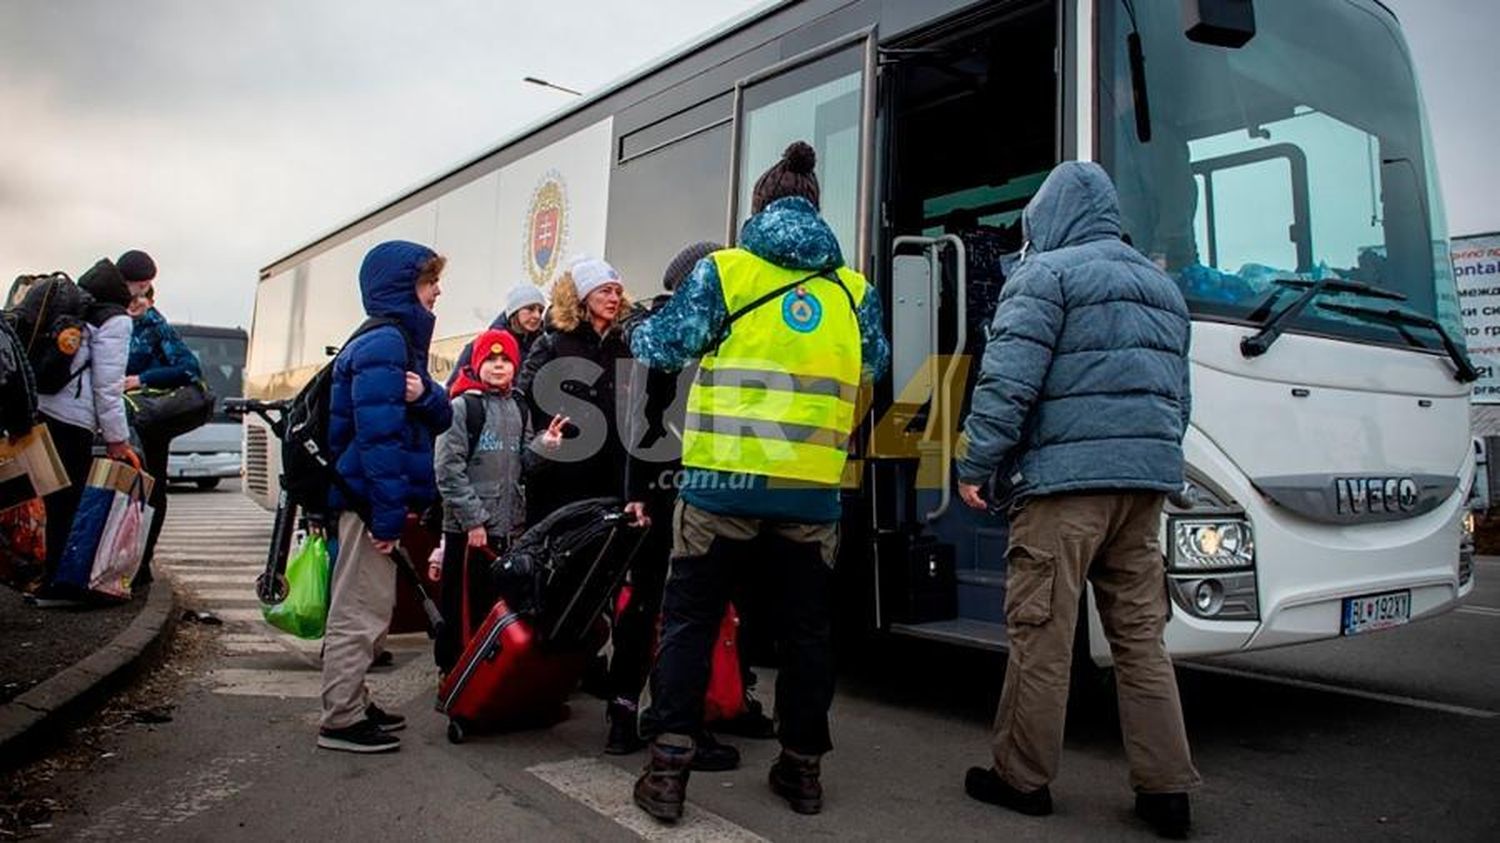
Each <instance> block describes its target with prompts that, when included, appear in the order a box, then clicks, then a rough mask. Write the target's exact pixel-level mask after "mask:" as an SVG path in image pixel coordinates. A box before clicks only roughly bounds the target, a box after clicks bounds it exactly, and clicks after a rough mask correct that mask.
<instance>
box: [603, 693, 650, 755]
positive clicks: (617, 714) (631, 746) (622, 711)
mask: <svg viewBox="0 0 1500 843" xmlns="http://www.w3.org/2000/svg"><path fill="white" fill-rule="evenodd" d="M604 716H605V718H606V719H607V720H609V737H608V738H606V739H605V741H604V754H605V755H629V754H630V753H632V752H635V751H636V750H639V749H640V748H641V747H643V746H645V745H646V742H645V741H644V740H643V739H642V738H641V732H640V725H639V723H638V722H637V718H636V709H635V706H633V705H630V704H628V703H625V702H621V701H619V700H616V701H614V702H612V703H610V704H609V706H608V707H607V708H606V709H605V715H604Z"/></svg>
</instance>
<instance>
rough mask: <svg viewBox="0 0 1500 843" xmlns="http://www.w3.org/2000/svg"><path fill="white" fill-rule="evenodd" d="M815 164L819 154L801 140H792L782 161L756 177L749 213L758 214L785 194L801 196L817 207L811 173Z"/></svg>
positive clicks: (816, 179) (783, 154)
mask: <svg viewBox="0 0 1500 843" xmlns="http://www.w3.org/2000/svg"><path fill="white" fill-rule="evenodd" d="M817 166H818V153H817V152H816V151H814V150H813V148H812V147H810V146H808V145H807V144H806V143H803V142H802V141H792V145H791V146H788V147H787V148H786V151H785V152H783V153H781V160H780V161H777V162H776V163H775V164H772V165H771V169H769V170H766V171H765V172H764V173H761V176H760V178H758V179H756V180H755V191H754V192H753V193H751V195H750V213H752V214H758V213H760V212H761V211H762V210H764V209H765V207H766V206H767V205H769V204H771V203H772V202H775V201H776V200H777V199H784V198H786V197H788V196H801V197H802V198H803V199H806V200H807V201H809V202H811V203H812V205H813V207H814V208H816V207H818V177H817V175H815V174H814V173H813V170H814V169H815V168H816V167H817Z"/></svg>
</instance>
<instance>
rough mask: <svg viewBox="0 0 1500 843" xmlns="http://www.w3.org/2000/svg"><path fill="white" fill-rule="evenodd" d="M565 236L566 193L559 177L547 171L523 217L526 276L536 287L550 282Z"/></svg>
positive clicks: (552, 171)
mask: <svg viewBox="0 0 1500 843" xmlns="http://www.w3.org/2000/svg"><path fill="white" fill-rule="evenodd" d="M567 236H568V193H567V186H566V185H565V184H564V183H563V178H562V174H561V173H559V172H557V171H556V170H549V171H547V173H546V174H545V175H543V176H542V179H541V181H540V182H538V183H537V186H536V190H535V191H533V192H532V194H531V208H530V210H529V211H527V214H526V244H525V249H524V250H523V254H525V256H526V258H525V263H526V273H527V274H528V275H530V276H531V280H532V281H533V282H534V283H535V284H536V285H537V286H539V287H545V286H546V285H547V284H548V283H550V282H551V281H552V272H553V270H555V269H557V262H558V258H559V256H560V255H562V252H563V246H564V245H565V241H566V240H567Z"/></svg>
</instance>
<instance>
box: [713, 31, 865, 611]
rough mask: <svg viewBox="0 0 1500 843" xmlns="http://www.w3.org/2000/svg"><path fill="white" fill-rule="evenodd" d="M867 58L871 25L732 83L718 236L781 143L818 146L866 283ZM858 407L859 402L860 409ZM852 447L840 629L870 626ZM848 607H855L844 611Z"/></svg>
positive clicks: (857, 466) (857, 441)
mask: <svg viewBox="0 0 1500 843" xmlns="http://www.w3.org/2000/svg"><path fill="white" fill-rule="evenodd" d="M875 57H876V54H875V30H874V29H873V28H869V29H864V30H861V31H857V32H853V33H850V34H848V35H846V36H844V37H842V38H838V39H835V40H833V41H831V42H828V43H826V44H823V45H821V46H819V47H816V48H814V49H812V50H809V51H807V52H804V53H801V54H799V55H796V56H792V57H790V58H788V59H787V60H786V61H783V62H781V63H780V64H777V65H775V66H773V67H770V68H768V69H766V70H765V71H762V72H761V73H758V74H756V75H754V76H752V77H749V78H747V79H744V80H741V81H740V82H739V83H738V84H737V85H736V86H735V91H734V95H735V109H734V122H735V125H734V132H733V142H732V143H733V154H732V162H733V163H732V169H731V173H732V174H733V176H732V178H731V180H730V185H731V186H730V195H729V215H728V223H729V224H728V231H727V232H726V238H725V242H727V243H730V244H734V243H735V242H736V239H737V237H738V236H739V231H740V227H741V226H742V225H744V222H745V220H746V219H748V218H749V216H750V208H751V192H752V190H753V189H754V186H755V181H756V179H757V178H758V177H759V176H760V174H761V173H763V172H765V170H766V169H767V168H768V167H770V166H771V165H773V164H775V163H776V162H777V161H778V160H780V159H781V155H782V152H783V151H784V150H785V149H786V148H787V146H788V145H789V144H791V143H792V142H793V141H799V140H800V141H804V142H806V143H808V144H810V145H811V146H812V147H813V148H814V149H815V150H816V151H817V157H818V161H817V170H816V173H817V177H818V184H819V188H820V197H819V199H820V201H819V205H820V211H821V214H822V216H823V219H824V220H826V221H827V222H828V224H829V226H830V227H831V228H832V229H833V232H834V234H835V235H836V236H837V238H838V241H839V247H840V250H841V251H842V252H843V256H844V262H845V263H846V264H847V265H849V266H850V267H852V268H854V269H857V270H859V271H860V272H862V273H864V274H865V275H866V276H867V277H870V280H871V282H872V283H876V284H878V283H879V281H878V278H877V277H875V274H878V267H873V266H872V265H871V264H872V261H871V260H870V259H869V255H870V249H871V246H870V243H871V238H870V230H871V219H872V214H871V210H870V209H871V205H872V203H873V194H872V191H871V188H870V185H871V182H872V179H873V175H872V172H873V169H872V168H873V166H874V163H875V161H874V159H875V156H874V154H873V147H872V143H871V138H872V137H873V131H872V124H873V121H874V114H875V106H874V75H875V71H874V68H875ZM872 270H873V271H874V273H872ZM866 403H867V402H864V401H861V405H860V410H859V412H860V413H862V414H863V413H865V412H866V410H865V406H866ZM861 444H862V443H861V437H859V436H858V435H856V436H855V437H854V446H853V450H854V453H852V454H851V458H850V460H849V462H848V465H847V467H846V469H845V475H844V478H845V482H844V487H845V493H844V523H843V526H844V532H843V536H842V539H843V541H842V552H841V559H840V562H839V564H838V566H837V572H838V574H839V579H840V582H839V585H838V589H837V590H838V592H839V593H840V594H841V595H857V596H853V597H850V598H849V599H847V600H844V601H842V602H841V604H840V606H839V612H840V620H839V622H838V625H839V627H840V628H841V629H849V628H854V629H857V628H861V627H863V626H866V625H868V624H869V623H870V619H869V618H868V616H867V613H865V612H864V607H865V606H867V605H868V602H869V601H868V598H867V593H868V591H869V589H870V588H872V587H873V584H874V582H875V565H874V562H873V560H872V559H871V556H872V555H873V554H871V553H870V552H869V544H868V533H869V530H868V525H869V523H870V516H869V514H868V502H869V497H868V495H867V489H868V484H867V483H866V482H865V478H866V472H865V466H866V462H865V460H864V459H863V457H864V455H863V453H862V452H861V448H860V445H861ZM751 590H752V591H753V590H754V589H751ZM851 613H855V614H854V616H853V617H850V616H849V615H850V614H851Z"/></svg>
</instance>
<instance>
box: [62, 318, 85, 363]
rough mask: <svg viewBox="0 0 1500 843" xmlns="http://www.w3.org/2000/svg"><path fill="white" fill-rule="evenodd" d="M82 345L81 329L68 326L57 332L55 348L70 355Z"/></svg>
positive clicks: (76, 351)
mask: <svg viewBox="0 0 1500 843" xmlns="http://www.w3.org/2000/svg"><path fill="white" fill-rule="evenodd" d="M82 345H83V329H81V328H77V327H74V326H71V325H70V326H68V327H66V328H63V329H62V330H61V331H58V332H57V350H58V351H61V352H62V353H63V354H66V355H68V356H69V357H72V356H73V355H74V354H77V353H78V349H79V348H80V347H81V346H82Z"/></svg>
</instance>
